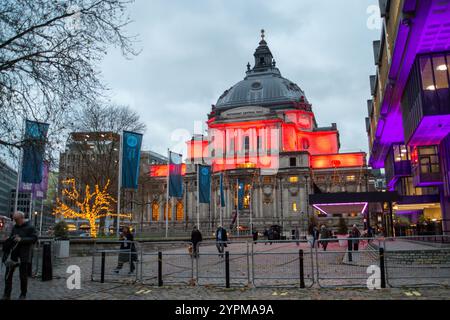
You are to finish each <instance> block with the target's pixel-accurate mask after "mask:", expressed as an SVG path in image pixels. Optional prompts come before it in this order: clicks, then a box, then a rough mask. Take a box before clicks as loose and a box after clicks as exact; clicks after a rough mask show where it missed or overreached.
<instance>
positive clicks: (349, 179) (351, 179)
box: [347, 175, 356, 182]
mask: <svg viewBox="0 0 450 320" xmlns="http://www.w3.org/2000/svg"><path fill="white" fill-rule="evenodd" d="M355 180H356V176H354V175H351V176H347V181H349V182H350V181H355Z"/></svg>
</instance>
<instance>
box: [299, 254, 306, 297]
mask: <svg viewBox="0 0 450 320" xmlns="http://www.w3.org/2000/svg"><path fill="white" fill-rule="evenodd" d="M298 258H299V263H300V266H299V267H300V288H302V289H304V288H305V271H304V269H303V264H304V260H303V250H301V249H300V250H299V251H298Z"/></svg>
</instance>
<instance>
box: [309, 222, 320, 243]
mask: <svg viewBox="0 0 450 320" xmlns="http://www.w3.org/2000/svg"><path fill="white" fill-rule="evenodd" d="M311 235H312V247H313V248H314V247H315V246H316V243H317V242H318V240H319V237H320V231H319V228H318V227H317V226H316V225H314V226H313V228H312V231H311Z"/></svg>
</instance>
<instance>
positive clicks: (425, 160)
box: [417, 146, 440, 173]
mask: <svg viewBox="0 0 450 320" xmlns="http://www.w3.org/2000/svg"><path fill="white" fill-rule="evenodd" d="M417 151H418V157H419V159H418V160H419V165H420V173H439V172H440V167H439V155H438V151H437V147H436V146H427V147H418V148H417Z"/></svg>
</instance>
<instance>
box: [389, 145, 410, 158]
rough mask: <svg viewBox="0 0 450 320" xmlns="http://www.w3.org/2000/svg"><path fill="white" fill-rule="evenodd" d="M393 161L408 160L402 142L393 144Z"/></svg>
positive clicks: (405, 148)
mask: <svg viewBox="0 0 450 320" xmlns="http://www.w3.org/2000/svg"><path fill="white" fill-rule="evenodd" d="M393 148H394V162H400V161H405V160H410V158H409V152H408V148H407V147H406V146H405V145H403V144H400V145H398V144H396V145H394V147H393Z"/></svg>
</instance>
